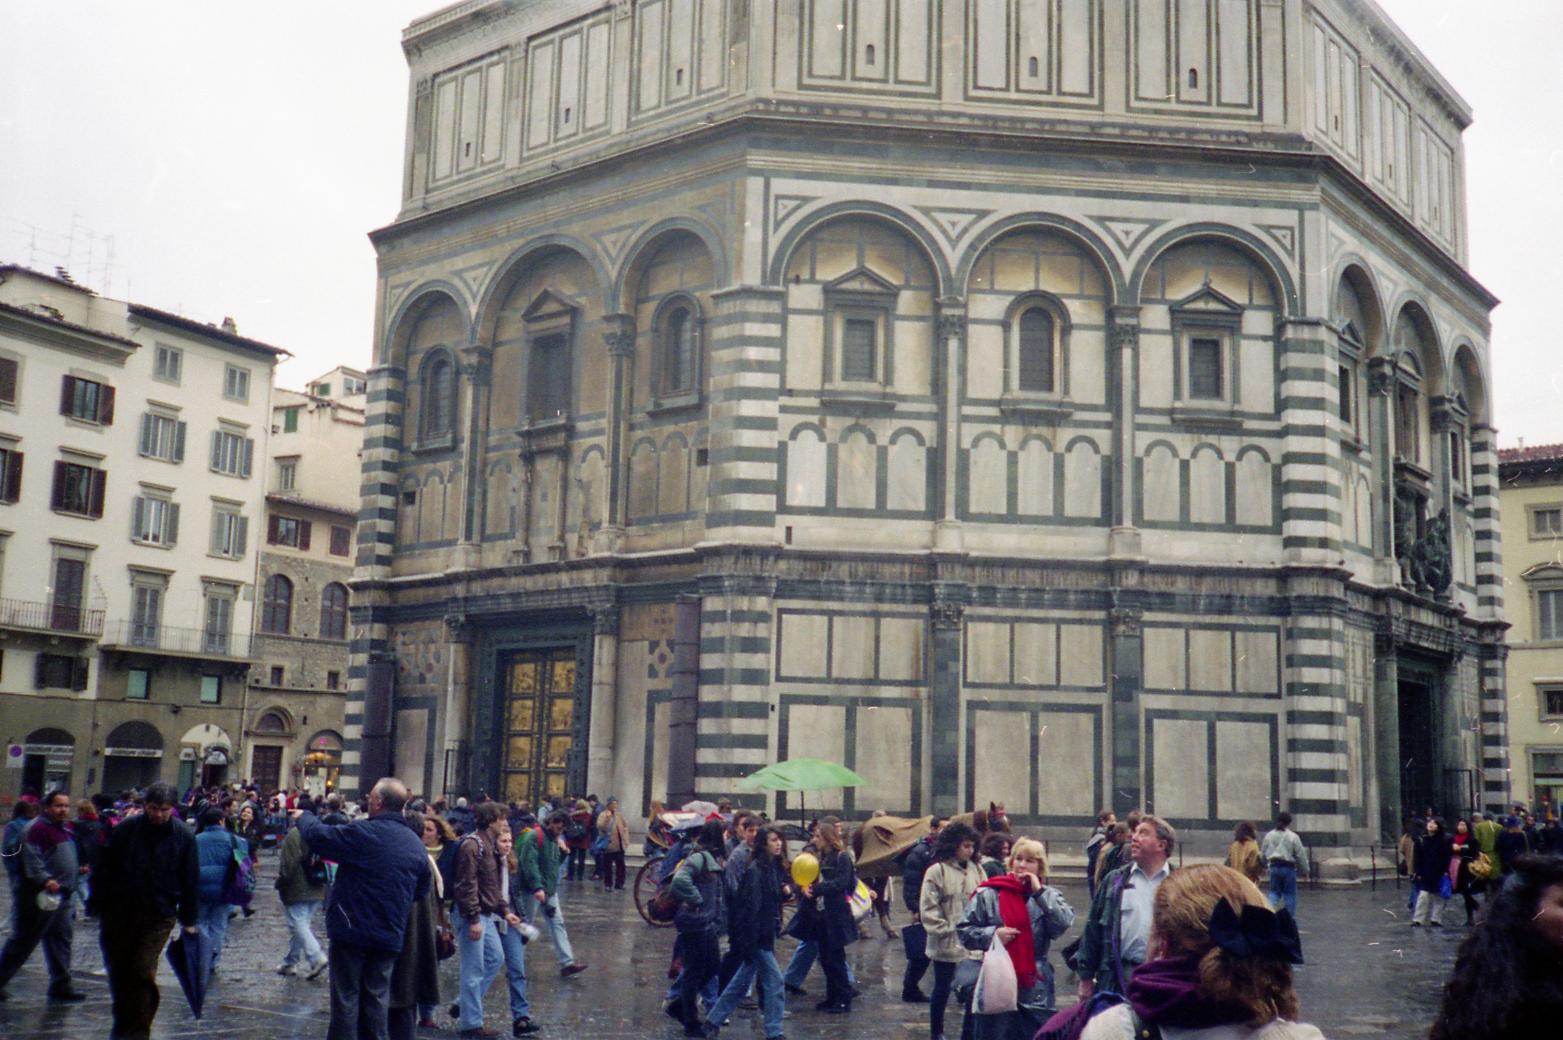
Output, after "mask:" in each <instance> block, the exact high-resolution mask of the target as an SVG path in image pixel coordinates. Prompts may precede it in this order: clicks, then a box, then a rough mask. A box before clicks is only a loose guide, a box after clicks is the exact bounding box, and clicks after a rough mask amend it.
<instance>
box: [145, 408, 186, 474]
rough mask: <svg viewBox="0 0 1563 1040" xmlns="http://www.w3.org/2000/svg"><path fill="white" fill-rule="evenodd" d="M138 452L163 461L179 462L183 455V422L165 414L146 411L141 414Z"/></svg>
mask: <svg viewBox="0 0 1563 1040" xmlns="http://www.w3.org/2000/svg"><path fill="white" fill-rule="evenodd" d="M139 450H140V453H141V454H142V455H144V456H146V457H147V458H152V459H162V460H163V461H164V462H181V461H183V460H184V456H185V424H184V423H182V422H180V421H179V420H177V419H174V418H172V417H170V416H167V415H159V414H157V413H156V412H146V413H144V414H143V415H142V416H141V445H140V449H139Z"/></svg>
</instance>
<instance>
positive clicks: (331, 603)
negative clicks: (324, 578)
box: [320, 581, 347, 639]
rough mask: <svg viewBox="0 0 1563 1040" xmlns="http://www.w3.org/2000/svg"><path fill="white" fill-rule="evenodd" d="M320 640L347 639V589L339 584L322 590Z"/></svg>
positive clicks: (335, 583) (334, 583)
mask: <svg viewBox="0 0 1563 1040" xmlns="http://www.w3.org/2000/svg"><path fill="white" fill-rule="evenodd" d="M320 638H321V639H346V638H347V588H346V586H344V585H341V584H339V583H338V582H334V581H333V582H332V583H331V584H329V585H327V586H326V587H325V588H323V589H321V590H320Z"/></svg>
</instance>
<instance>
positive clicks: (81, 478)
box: [50, 459, 108, 518]
mask: <svg viewBox="0 0 1563 1040" xmlns="http://www.w3.org/2000/svg"><path fill="white" fill-rule="evenodd" d="M107 484H108V474H107V473H106V472H104V471H103V470H101V469H99V468H98V467H96V466H89V465H85V464H83V463H79V462H69V461H66V460H64V459H61V460H60V461H58V462H56V463H55V464H54V492H53V495H52V496H51V499H50V506H51V508H53V509H56V510H58V511H59V512H62V513H75V514H77V515H78V516H90V517H93V518H97V517H101V516H102V515H103V494H104V490H105V488H106V486H107Z"/></svg>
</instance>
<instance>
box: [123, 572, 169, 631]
mask: <svg viewBox="0 0 1563 1040" xmlns="http://www.w3.org/2000/svg"><path fill="white" fill-rule="evenodd" d="M162 616H163V590H162V588H161V587H160V586H158V585H155V584H152V583H150V582H144V581H137V582H136V583H135V584H133V585H132V586H131V598H130V642H131V644H132V645H134V646H157V643H158V638H157V637H158V626H159V623H160V622H161V620H162Z"/></svg>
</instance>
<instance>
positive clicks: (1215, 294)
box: [1172, 282, 1243, 318]
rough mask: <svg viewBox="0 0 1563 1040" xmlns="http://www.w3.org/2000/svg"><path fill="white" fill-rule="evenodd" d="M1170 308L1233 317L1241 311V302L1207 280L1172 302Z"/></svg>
mask: <svg viewBox="0 0 1563 1040" xmlns="http://www.w3.org/2000/svg"><path fill="white" fill-rule="evenodd" d="M1172 309H1173V310H1175V311H1193V312H1194V313H1196V314H1218V315H1223V316H1228V317H1234V318H1235V317H1238V316H1239V315H1241V314H1242V313H1243V305H1242V304H1240V303H1238V302H1237V301H1236V300H1234V299H1232V297H1230V296H1228V295H1226V294H1225V293H1223V292H1222V291H1221V290H1220V289H1217V288H1216V287H1215V286H1213V285H1211V284H1210V283H1209V282H1206V283H1205V284H1204V285H1202V286H1200V287H1199V289H1198V290H1196V291H1195V292H1194V293H1193V294H1192V295H1190V296H1185V297H1184V298H1183V299H1181V300H1179V301H1178V302H1177V303H1174V304H1173V305H1172Z"/></svg>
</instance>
